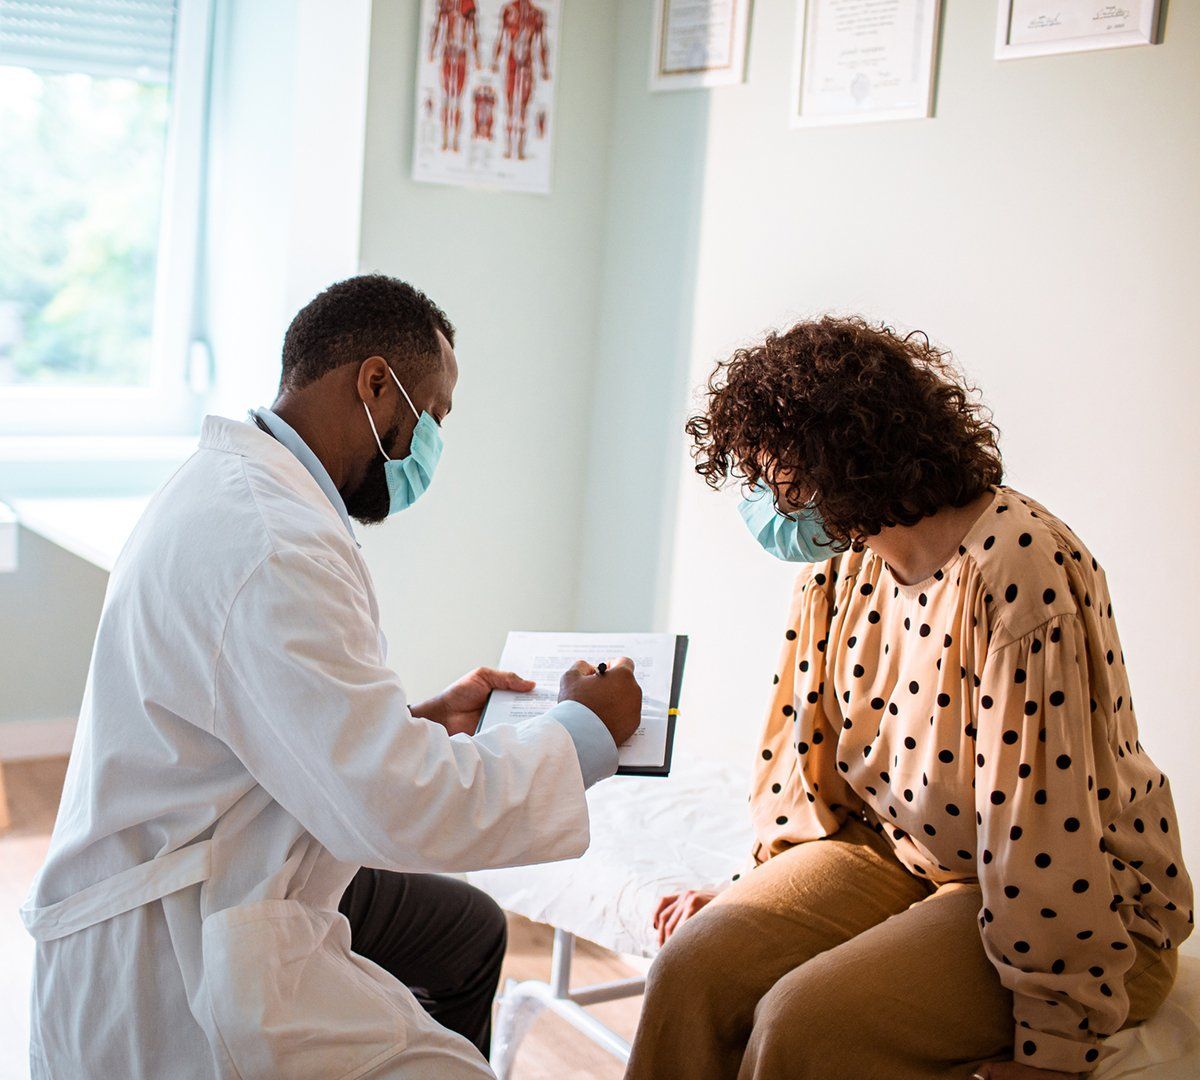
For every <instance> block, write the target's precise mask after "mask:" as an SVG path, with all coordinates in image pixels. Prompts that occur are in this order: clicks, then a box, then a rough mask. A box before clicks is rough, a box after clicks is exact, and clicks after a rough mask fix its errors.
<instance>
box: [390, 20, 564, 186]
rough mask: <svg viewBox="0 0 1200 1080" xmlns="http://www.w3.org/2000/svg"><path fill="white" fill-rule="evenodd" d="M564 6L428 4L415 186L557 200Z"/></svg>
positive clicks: (421, 58) (421, 56)
mask: <svg viewBox="0 0 1200 1080" xmlns="http://www.w3.org/2000/svg"><path fill="white" fill-rule="evenodd" d="M559 21H560V0H536V2H534V0H421V29H420V37H419V40H418V49H419V53H418V56H417V91H416V103H415V109H416V119H415V121H414V126H413V179H414V180H421V181H425V182H428V183H435V184H455V185H459V186H466V187H486V188H493V189H497V190H502V191H525V192H533V193H536V194H541V195H545V194H548V193H549V191H550V164H551V148H552V145H553V142H554V123H555V106H554V98H555V93H554V91H555V81H556V79H557V78H558V29H559Z"/></svg>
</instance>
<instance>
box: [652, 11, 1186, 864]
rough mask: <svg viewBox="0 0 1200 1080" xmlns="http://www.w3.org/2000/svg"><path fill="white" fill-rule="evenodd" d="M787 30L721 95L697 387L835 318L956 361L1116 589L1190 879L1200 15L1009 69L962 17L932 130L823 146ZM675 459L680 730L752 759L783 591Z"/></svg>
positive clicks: (715, 115)
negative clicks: (802, 328) (925, 334)
mask: <svg viewBox="0 0 1200 1080" xmlns="http://www.w3.org/2000/svg"><path fill="white" fill-rule="evenodd" d="M794 8H795V5H794V4H793V3H791V2H787V0H760V2H759V3H757V4H756V5H755V13H754V27H753V34H752V44H751V50H752V51H751V62H750V76H749V81H748V84H747V85H745V86H742V87H737V88H733V89H730V90H722V91H720V92H717V93H714V94H712V95H711V98H710V101H709V120H708V129H707V158H706V166H707V167H706V172H705V185H704V194H703V202H702V208H701V213H700V219H699V222H698V229H699V240H698V273H697V277H696V289H695V297H694V304H693V307H694V311H695V319H694V322H693V324H692V326H691V327H690V335H691V348H690V357H691V369H690V383H691V384H692V385H697V384H699V383H700V381H701V380H702V379H703V378H704V377H705V376H706V375H707V373H708V371H709V369H710V366H711V363H712V361H713V360H714V359H716V358H718V357H722V356H724V355H726V354H727V352H728V351H729V349H730V348H731V347H732V346H734V345H735V344H737V343H739V342H741V341H744V340H747V339H750V338H754V337H755V336H757V335H758V334H760V333H761V332H762V331H763V330H764V329H766V328H768V327H780V326H785V325H787V324H788V323H790V322H791V321H793V320H795V319H797V318H799V317H803V316H806V315H811V314H814V313H818V312H821V311H825V310H837V311H858V312H864V313H866V314H868V315H871V316H877V317H882V318H886V319H889V320H892V321H894V322H896V323H899V324H901V325H904V326H906V327H918V328H922V329H925V330H928V331H929V333H930V334H931V336H933V337H934V338H935V339H937V340H940V341H941V342H943V343H944V344H947V345H949V346H950V347H952V348H953V349H954V351H955V352H956V353H957V355H958V356H959V357H960V359H961V361H962V363H963V364H964V365H965V366H966V367H967V369H968V371H969V372H970V373H971V375H972V376H973V377H974V378H975V379H976V380H977V381H978V383H979V384H980V385H981V387H982V389H983V391H984V394H985V397H986V399H987V400H988V401H989V402H990V403H991V405H992V406H993V407H994V410H995V413H996V416H997V419H998V422H999V424H1000V427H1001V429H1002V431H1003V449H1004V452H1005V456H1006V460H1007V463H1008V470H1009V482H1011V483H1012V484H1013V485H1014V486H1016V487H1018V488H1019V489H1021V490H1024V491H1026V492H1028V493H1029V494H1031V495H1033V496H1034V497H1035V498H1037V499H1039V500H1040V501H1042V502H1045V503H1046V504H1047V505H1048V506H1049V507H1050V508H1051V509H1053V510H1054V511H1055V512H1057V513H1058V514H1060V515H1061V516H1062V517H1064V518H1065V519H1066V520H1067V521H1068V522H1069V523H1070V524H1071V525H1072V526H1073V527H1074V528H1075V529H1076V530H1077V531H1078V532H1079V534H1080V535H1081V536H1082V537H1083V538H1084V540H1085V541H1086V542H1087V544H1088V545H1089V546H1090V547H1091V549H1092V550H1093V551H1094V552H1095V554H1096V555H1097V557H1098V558H1099V559H1100V560H1101V561H1102V563H1103V564H1104V565H1105V567H1106V569H1107V571H1108V575H1109V580H1110V584H1111V587H1112V592H1113V596H1114V606H1115V608H1116V611H1117V617H1118V620H1119V625H1120V628H1121V633H1122V638H1123V641H1124V644H1125V652H1126V657H1127V660H1128V664H1129V668H1130V674H1131V678H1132V681H1133V685H1134V688H1135V689H1134V693H1135V697H1136V701H1137V706H1138V716H1139V721H1140V725H1141V731H1142V742H1143V743H1144V744H1145V746H1146V747H1147V749H1148V751H1149V753H1150V754H1151V755H1152V756H1153V757H1154V758H1155V759H1156V760H1157V761H1158V762H1159V764H1160V765H1161V766H1162V767H1163V768H1164V769H1165V770H1166V771H1168V773H1170V774H1171V776H1172V780H1173V787H1174V791H1175V796H1176V799H1177V802H1178V806H1179V810H1180V813H1181V817H1182V819H1183V823H1184V829H1185V837H1184V839H1185V846H1186V852H1187V857H1188V861H1189V864H1190V865H1191V867H1192V868H1193V870H1196V869H1197V868H1200V790H1198V789H1197V786H1196V785H1195V783H1194V782H1193V780H1192V778H1191V776H1190V775H1189V768H1190V767H1191V766H1193V765H1194V763H1195V762H1196V761H1197V760H1200V754H1198V752H1200V734H1198V732H1197V723H1196V718H1197V697H1196V694H1195V692H1194V688H1193V687H1192V684H1191V672H1192V671H1193V670H1194V667H1195V657H1196V656H1197V654H1200V624H1198V623H1197V620H1196V618H1195V605H1196V597H1197V595H1198V594H1200V570H1198V568H1197V562H1196V559H1195V556H1194V554H1193V551H1192V548H1193V543H1192V537H1193V536H1195V535H1196V533H1197V531H1198V528H1200V452H1198V451H1200V437H1198V435H1197V424H1196V421H1195V408H1196V402H1197V400H1198V399H1200V369H1198V368H1197V365H1196V361H1195V355H1196V345H1195V335H1194V330H1193V327H1192V323H1191V312H1192V309H1193V307H1194V305H1195V301H1196V297H1197V296H1198V295H1200V188H1198V186H1197V177H1198V176H1200V124H1197V122H1196V118H1197V116H1200V79H1198V78H1197V64H1196V57H1197V56H1198V55H1200V5H1197V4H1184V3H1173V4H1171V5H1170V9H1169V12H1168V20H1167V25H1166V38H1165V43H1164V44H1162V45H1160V46H1156V47H1153V48H1139V49H1126V50H1117V51H1112V52H1106V53H1099V52H1096V53H1088V54H1081V55H1075V56H1060V57H1048V58H1039V59H1030V60H1020V61H1011V62H1006V63H997V62H996V61H994V60H992V58H991V50H992V36H993V32H994V20H995V5H994V4H993V3H981V2H979V0H948V2H947V4H946V6H945V12H944V30H943V42H942V51H941V62H940V79H939V89H938V102H937V118H936V119H934V120H929V121H919V122H907V123H894V124H886V125H869V126H868V125H864V126H854V127H842V128H832V129H825V130H807V131H792V130H789V128H788V126H787V102H788V80H789V78H790V74H791V70H792V47H793V46H792V42H793V21H792V20H793V11H794ZM684 172H685V182H690V181H689V177H690V168H688V169H685V170H684ZM680 269H681V272H684V271H685V268H683V267H681V268H680ZM663 408H665V409H674V408H675V403H674V402H663ZM678 453H679V460H680V462H681V466H682V467H681V470H680V481H679V483H678V486H677V491H676V493H675V494H676V498H677V500H678V502H677V515H678V522H677V531H676V535H675V544H674V557H673V560H672V561H671V578H670V582H669V584H668V586H667V590H668V594H669V597H670V601H669V605H668V616H667V620H666V621H667V623H668V624H669V625H670V626H671V627H672V628H678V629H679V630H683V631H687V632H689V633H690V634H691V635H692V655H691V657H690V660H689V669H690V670H689V674H688V678H687V679H686V680H685V684H684V685H685V699H684V702H683V709H682V712H683V716H684V718H685V720H686V723H685V729H686V731H687V737H688V739H689V743H690V746H691V747H692V748H693V749H694V750H696V751H698V752H701V753H704V754H708V755H713V756H723V755H737V756H740V757H743V758H746V757H748V755H750V754H751V753H752V748H753V743H754V739H755V736H756V733H757V731H758V729H759V725H760V714H761V712H762V708H763V706H764V705H765V702H766V696H767V690H768V684H769V682H770V672H771V669H772V665H773V663H774V662H775V658H776V655H777V651H778V647H779V641H780V629H781V626H782V622H781V620H782V618H783V614H784V611H785V606H786V597H785V592H786V588H787V583H788V581H789V580H790V573H789V571H788V568H786V567H782V566H778V565H773V563H772V561H771V560H770V559H768V558H767V557H766V556H764V555H762V554H760V553H759V552H758V550H757V548H756V547H755V546H754V545H753V543H752V541H750V540H749V538H748V536H747V535H746V534H745V533H744V531H743V530H742V526H741V523H740V521H739V520H738V519H737V516H736V514H735V513H734V501H735V500H734V498H733V497H732V496H722V497H718V496H714V495H712V494H710V493H708V492H707V490H706V489H705V488H704V487H703V485H702V484H701V483H700V481H699V479H698V478H697V477H695V476H694V475H691V474H690V473H689V472H688V470H687V467H686V465H684V464H683V460H682V450H679V451H678Z"/></svg>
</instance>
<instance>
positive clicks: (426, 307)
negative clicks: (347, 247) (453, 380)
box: [279, 274, 454, 390]
mask: <svg viewBox="0 0 1200 1080" xmlns="http://www.w3.org/2000/svg"><path fill="white" fill-rule="evenodd" d="M439 332H441V334H442V335H443V336H444V337H445V338H446V340H447V341H448V342H449V343H450V344H451V345H453V344H454V327H453V326H452V325H451V323H450V320H449V319H448V318H446V313H445V312H444V311H443V310H442V309H441V308H440V307H438V306H437V304H435V303H434V302H433V301H432V300H430V299H429V297H428V296H426V295H425V294H424V293H423V292H421V291H420V290H419V289H415V288H413V287H412V286H411V285H408V284H405V282H403V281H398V280H397V279H396V278H393V277H387V276H386V275H384V274H360V275H359V276H358V277H352V278H347V279H346V280H345V281H339V282H337V283H335V284H333V285H330V286H329V288H327V289H326V290H325V291H324V292H321V293H319V294H318V295H317V296H315V297H313V299H312V300H310V301H309V302H308V303H307V304H305V305H304V307H302V308H301V309H300V310H299V311H298V312H297V313H296V316H295V318H293V319H292V322H291V325H290V326H288V328H287V333H286V334H285V335H284V338H283V357H282V365H281V366H282V373H281V376H280V380H279V387H280V389H281V390H285V389H286V390H301V389H303V388H304V387H305V386H307V385H308V384H309V383H311V382H314V381H316V380H317V379H319V378H321V376H323V375H327V374H328V373H329V372H330V371H333V370H334V369H335V368H338V367H341V366H342V365H343V364H356V363H361V362H362V361H363V360H365V359H366V358H367V357H368V356H375V355H378V356H382V357H383V358H384V359H386V360H387V361H388V363H389V364H391V365H392V366H393V367H397V366H399V367H400V368H401V374H402V375H403V374H404V373H405V371H407V372H408V373H409V374H410V376H411V375H421V374H424V373H425V372H426V371H432V370H433V369H434V368H435V367H436V366H437V365H438V363H439V362H440V357H441V350H440V347H439V345H438V340H437V335H438V333H439Z"/></svg>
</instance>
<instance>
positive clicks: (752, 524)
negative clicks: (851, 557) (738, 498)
mask: <svg viewBox="0 0 1200 1080" xmlns="http://www.w3.org/2000/svg"><path fill="white" fill-rule="evenodd" d="M738 512H739V513H740V514H741V515H742V520H743V521H744V522H745V523H746V528H748V529H749V530H750V535H751V536H753V537H754V539H755V540H757V541H758V542H759V544H760V545H762V549H763V550H764V551H766V552H767V553H768V554H771V555H774V556H775V558H777V559H782V560H783V561H784V562H824V561H825V560H826V559H828V558H829V557H830V556H832V555H835V554H837V552H838V551H840V550H841V549H840V548H836V547H830V546H829V541H828V538H827V537H826V536H825V529H824V522H823V521H822V520H821V515H820V514H819V513H818V512H817V510H816V508H815V507H812V506H806V507H803V508H801V509H800V510H798V511H797V512H796V513H794V514H781V513H780V512H779V511H778V510H777V509H775V495H774V493H773V492H772V491H771V489H770V487H768V486H767V485H766V484H758V485H756V486H755V488H754V490H753V491H752V492H751V493H750V497H749V498H748V499H743V500H742V502H741V504H740V505H739V506H738Z"/></svg>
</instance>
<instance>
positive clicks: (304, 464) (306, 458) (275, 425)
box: [200, 409, 362, 547]
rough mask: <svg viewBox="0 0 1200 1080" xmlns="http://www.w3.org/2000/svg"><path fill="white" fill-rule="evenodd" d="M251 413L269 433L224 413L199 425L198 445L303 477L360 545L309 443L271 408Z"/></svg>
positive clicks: (342, 506)
mask: <svg viewBox="0 0 1200 1080" xmlns="http://www.w3.org/2000/svg"><path fill="white" fill-rule="evenodd" d="M252 415H255V416H259V417H260V418H261V419H262V421H263V423H264V424H266V425H267V427H268V428H270V429H271V434H270V435H268V434H267V433H266V432H265V431H263V430H262V429H261V428H260V427H258V426H257V425H256V424H253V423H241V422H238V421H236V420H229V419H227V418H226V417H224V416H206V417H205V418H204V422H203V424H201V426H200V446H201V447H206V448H209V449H213V450H223V451H226V452H227V453H232V454H239V455H241V456H242V457H247V458H252V459H254V460H261V461H264V462H265V463H267V464H269V465H273V466H276V467H282V468H284V469H289V470H292V471H294V472H296V473H297V474H299V475H300V476H306V477H307V478H308V480H309V481H310V482H311V483H312V484H314V485H315V486H316V491H315V492H314V494H316V495H319V496H320V498H321V500H322V501H323V502H325V503H326V504H328V505H329V506H330V507H331V508H332V509H333V510H334V511H335V512H336V513H337V515H338V517H339V518H341V521H342V524H343V525H345V526H346V530H347V532H349V533H350V538H351V539H352V540H354V543H355V544H356V545H357V546H358V547H362V545H361V544H359V543H358V539H357V538H356V537H355V535H354V529H353V528H352V527H351V524H350V515H349V514H348V513H347V512H346V504H345V502H344V501H343V500H342V497H341V495H340V494H339V493H338V489H337V488H336V487H335V486H334V483H333V480H332V479H331V478H330V476H329V473H328V472H326V470H325V466H324V465H322V464H321V461H320V459H319V458H318V457H317V455H316V454H314V453H313V452H312V449H311V448H310V447H309V445H308V444H307V443H306V442H305V441H304V440H303V439H302V438H300V436H299V435H298V434H297V433H296V431H295V429H294V428H292V427H291V425H289V424H287V423H285V422H284V421H283V420H281V419H280V418H279V417H278V416H276V415H275V414H274V413H273V412H271V410H270V409H256V410H255V411H254V413H253V414H252ZM297 466H300V467H299V468H297Z"/></svg>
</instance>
